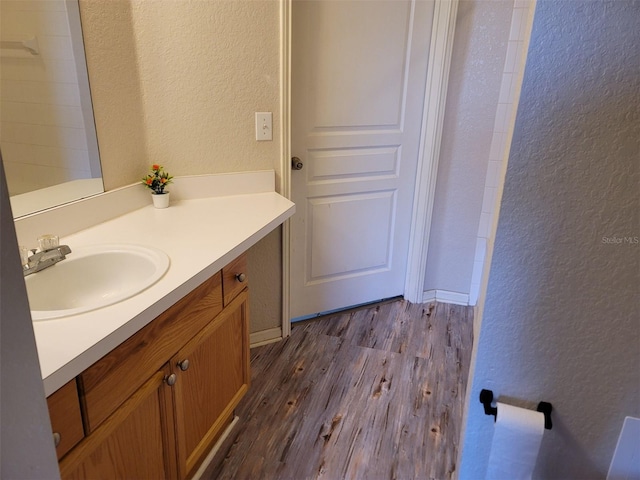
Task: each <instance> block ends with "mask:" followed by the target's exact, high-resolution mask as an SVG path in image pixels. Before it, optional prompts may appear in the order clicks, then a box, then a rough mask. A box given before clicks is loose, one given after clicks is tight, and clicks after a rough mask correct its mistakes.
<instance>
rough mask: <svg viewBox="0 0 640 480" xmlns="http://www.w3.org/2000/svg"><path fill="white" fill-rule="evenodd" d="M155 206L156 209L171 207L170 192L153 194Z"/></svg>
mask: <svg viewBox="0 0 640 480" xmlns="http://www.w3.org/2000/svg"><path fill="white" fill-rule="evenodd" d="M151 198H153V206H154V207H156V208H167V207H168V206H169V192H164V193H152V194H151Z"/></svg>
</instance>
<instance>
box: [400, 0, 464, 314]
mask: <svg viewBox="0 0 640 480" xmlns="http://www.w3.org/2000/svg"><path fill="white" fill-rule="evenodd" d="M457 10H458V0H446V1H445V0H441V1H440V0H439V1H436V2H435V6H434V17H433V27H432V32H431V47H430V51H429V66H428V71H427V85H426V93H425V101H424V113H423V118H422V131H421V134H420V137H421V138H420V150H419V152H418V170H417V172H416V186H415V194H414V200H413V215H412V221H411V234H410V235H411V236H410V239H409V254H408V257H407V274H406V279H405V288H404V296H405V298H406V299H407V300H409V301H410V302H414V303H419V302H420V301H421V300H422V296H423V295H422V294H423V288H424V277H425V271H426V268H427V252H428V247H429V233H430V230H431V217H432V213H433V203H434V199H435V190H436V177H437V174H438V160H439V157H440V140H441V138H442V126H443V123H444V112H445V106H446V99H447V86H448V81H449V66H450V64H451V53H452V50H453V34H454V31H455V21H456V13H457Z"/></svg>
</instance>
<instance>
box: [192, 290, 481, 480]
mask: <svg viewBox="0 0 640 480" xmlns="http://www.w3.org/2000/svg"><path fill="white" fill-rule="evenodd" d="M472 317H473V313H472V308H471V307H461V306H457V305H448V304H442V303H433V304H411V303H409V302H406V301H404V300H396V301H393V302H389V303H384V304H380V305H376V306H373V307H369V308H364V309H360V310H355V311H351V312H347V313H342V314H337V315H334V316H329V317H323V318H321V319H318V320H313V321H308V322H304V323H298V324H294V326H293V329H292V334H291V337H289V338H287V339H285V340H283V341H281V342H278V343H274V344H270V345H266V346H263V347H258V348H255V349H253V350H252V352H251V368H252V385H251V388H250V389H249V393H248V394H247V395H246V397H245V398H244V399H243V401H242V402H241V404H240V405H239V407H238V409H237V410H236V414H237V415H238V416H239V417H240V421H239V423H238V424H237V425H236V427H235V429H234V431H233V432H232V433H231V435H230V436H229V438H228V439H227V440H226V441H225V442H224V443H223V444H222V446H221V448H220V450H219V452H218V454H217V455H216V457H215V458H214V460H213V462H212V463H211V464H210V466H209V468H208V469H207V471H206V472H205V474H204V475H203V477H202V478H204V479H236V480H241V479H274V480H275V479H292V480H294V479H295V480H302V479H311V478H314V479H315V478H319V479H325V480H341V479H367V480H377V479H381V480H382V479H438V480H440V479H448V478H451V477H452V475H453V472H454V470H455V461H456V455H457V452H458V442H459V437H460V431H461V423H462V408H463V402H464V397H465V389H466V381H467V375H468V371H469V363H470V359H471V345H472V335H473V333H472V331H473V327H472V323H473V318H472Z"/></svg>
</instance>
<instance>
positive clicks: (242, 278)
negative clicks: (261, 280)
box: [236, 273, 247, 283]
mask: <svg viewBox="0 0 640 480" xmlns="http://www.w3.org/2000/svg"><path fill="white" fill-rule="evenodd" d="M236 280H238V281H239V282H240V283H244V282H245V281H246V280H247V276H246V275H245V274H244V273H239V274H237V275H236Z"/></svg>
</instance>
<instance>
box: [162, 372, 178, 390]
mask: <svg viewBox="0 0 640 480" xmlns="http://www.w3.org/2000/svg"><path fill="white" fill-rule="evenodd" d="M176 378H177V377H176V374H175V373H172V374H171V375H167V376H166V377H164V381H165V382H166V384H167V385H169V386H170V387H173V386H174V385H175V384H176Z"/></svg>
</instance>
